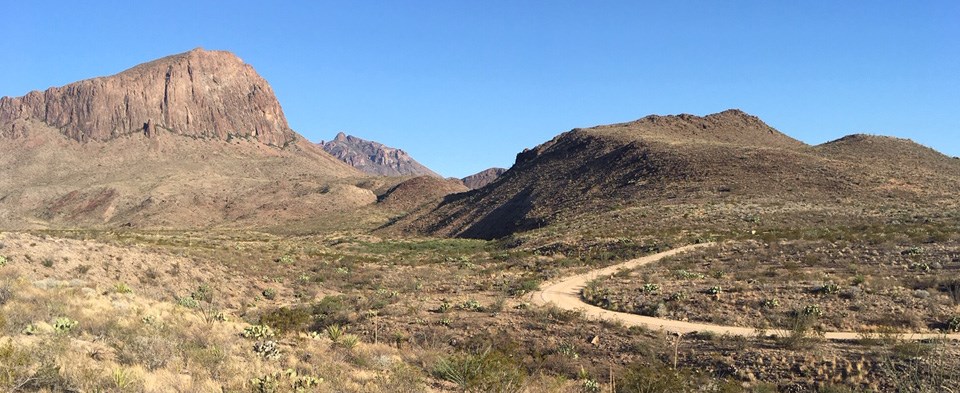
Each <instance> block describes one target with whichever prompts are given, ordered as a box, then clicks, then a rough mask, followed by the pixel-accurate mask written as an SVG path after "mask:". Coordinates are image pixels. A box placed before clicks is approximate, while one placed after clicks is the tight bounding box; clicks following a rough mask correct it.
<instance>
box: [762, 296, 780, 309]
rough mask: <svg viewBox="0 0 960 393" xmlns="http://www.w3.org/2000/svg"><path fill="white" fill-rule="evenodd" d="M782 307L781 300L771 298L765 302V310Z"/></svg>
mask: <svg viewBox="0 0 960 393" xmlns="http://www.w3.org/2000/svg"><path fill="white" fill-rule="evenodd" d="M777 307H780V299H777V298H769V299H764V300H763V308H777Z"/></svg>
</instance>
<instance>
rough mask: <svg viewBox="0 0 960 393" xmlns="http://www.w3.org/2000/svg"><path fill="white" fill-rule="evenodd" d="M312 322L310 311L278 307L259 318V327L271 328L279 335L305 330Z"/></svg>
mask: <svg viewBox="0 0 960 393" xmlns="http://www.w3.org/2000/svg"><path fill="white" fill-rule="evenodd" d="M312 320H313V316H312V315H310V311H309V310H307V309H306V308H299V307H297V308H287V307H280V308H278V309H275V310H273V311H270V312H268V313H266V314H264V315H261V316H260V324H261V325H266V326H269V327H271V328H273V330H275V331H276V332H277V334H280V335H284V334H288V333H292V332H296V331H304V330H307V329H308V328H309V327H310V322H311V321H312Z"/></svg>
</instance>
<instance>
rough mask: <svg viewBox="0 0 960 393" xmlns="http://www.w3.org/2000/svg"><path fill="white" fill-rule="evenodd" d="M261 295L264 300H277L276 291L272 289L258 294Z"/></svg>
mask: <svg viewBox="0 0 960 393" xmlns="http://www.w3.org/2000/svg"><path fill="white" fill-rule="evenodd" d="M260 294H262V295H263V298H264V299H267V300H273V299H276V298H277V290H276V289H273V288H267V289H264V290H263V292H260Z"/></svg>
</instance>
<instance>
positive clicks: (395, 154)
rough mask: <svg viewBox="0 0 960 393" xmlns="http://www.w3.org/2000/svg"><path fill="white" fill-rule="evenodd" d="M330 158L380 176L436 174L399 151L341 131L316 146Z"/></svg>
mask: <svg viewBox="0 0 960 393" xmlns="http://www.w3.org/2000/svg"><path fill="white" fill-rule="evenodd" d="M319 145H320V147H321V148H323V150H325V151H326V152H327V153H330V155H332V156H334V157H336V158H338V159H340V160H341V161H343V162H345V163H347V164H348V165H350V166H352V167H354V168H357V169H359V170H361V171H363V172H365V173H369V174H372V175H380V176H432V177H436V178H442V176H440V175H439V174H437V173H436V172H434V171H432V170H430V168H427V167H426V166H424V165H423V164H421V163H419V162H417V161H416V160H414V159H413V157H411V156H410V154H408V153H407V152H405V151H403V150H402V149H398V148H394V147H390V146H386V145H384V144H382V143H379V142H375V141H371V140H366V139H363V138H359V137H356V136H353V135H347V134H345V133H343V132H340V133H337V136H336V137H334V139H332V140H330V141H327V142H323V141H321V142H320V143H319Z"/></svg>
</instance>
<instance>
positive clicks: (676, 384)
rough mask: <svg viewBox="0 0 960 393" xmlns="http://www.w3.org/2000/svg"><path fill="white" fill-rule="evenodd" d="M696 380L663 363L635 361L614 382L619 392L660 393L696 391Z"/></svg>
mask: <svg viewBox="0 0 960 393" xmlns="http://www.w3.org/2000/svg"><path fill="white" fill-rule="evenodd" d="M697 385H698V381H697V380H696V379H695V378H692V376H690V375H687V374H686V373H683V372H681V371H677V370H674V369H671V368H668V367H666V366H664V365H649V364H640V363H637V364H635V365H633V366H632V367H630V368H629V369H627V371H626V373H624V374H623V376H622V377H620V378H619V380H618V381H617V384H616V388H617V392H618V393H620V392H622V393H627V392H629V393H661V392H692V391H696V390H698V389H697V387H698V386H697Z"/></svg>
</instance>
